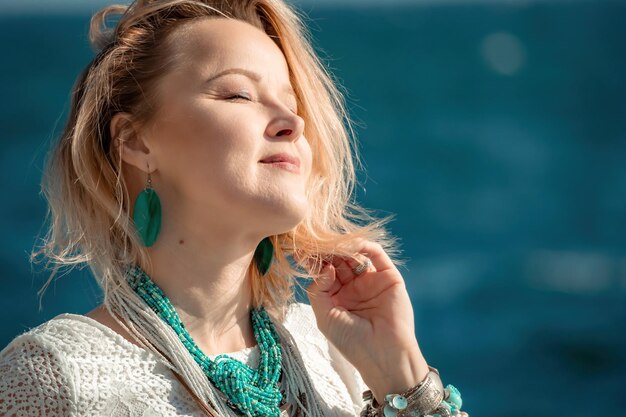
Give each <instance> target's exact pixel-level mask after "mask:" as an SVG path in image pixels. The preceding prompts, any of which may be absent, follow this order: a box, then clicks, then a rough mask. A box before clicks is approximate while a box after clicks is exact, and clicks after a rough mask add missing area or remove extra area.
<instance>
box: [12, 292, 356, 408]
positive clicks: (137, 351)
mask: <svg viewBox="0 0 626 417" xmlns="http://www.w3.org/2000/svg"><path fill="white" fill-rule="evenodd" d="M285 327H286V328H287V329H288V330H289V331H290V332H291V334H292V335H293V336H294V339H295V340H296V343H297V348H298V349H299V351H300V353H301V355H302V357H303V358H304V361H305V366H306V368H307V371H308V372H309V374H310V376H311V380H312V382H313V384H314V386H315V389H316V390H317V392H318V394H319V395H318V398H320V400H321V401H322V409H323V411H324V415H325V416H341V417H347V416H358V415H359V413H360V411H361V409H362V407H363V405H364V404H363V402H362V399H361V393H362V392H363V391H365V390H366V389H367V387H366V386H365V385H364V383H363V381H362V379H361V377H360V375H359V373H358V372H357V371H356V369H355V368H354V367H353V366H352V365H351V364H350V363H349V362H348V361H347V360H346V359H345V358H344V357H343V356H342V355H341V353H339V351H338V350H337V349H336V348H335V347H334V346H333V345H332V344H330V343H329V342H328V341H327V340H326V338H325V337H324V336H323V335H322V334H321V332H320V331H319V330H318V329H317V326H316V322H315V316H314V314H313V310H312V309H311V307H310V306H309V305H306V304H301V303H296V304H293V305H291V306H290V308H289V312H288V314H287V317H286V321H285ZM230 355H232V356H234V357H236V358H237V359H239V360H241V361H245V362H246V363H249V364H250V365H251V366H256V365H257V362H258V347H253V348H246V349H244V350H242V351H239V352H235V353H230ZM213 357H214V356H213ZM0 416H6V417H21V416H47V417H56V416H71V417H74V416H76V417H77V416H110V417H152V416H154V417H156V416H166V417H170V416H203V413H202V411H200V409H199V407H197V406H196V403H195V402H194V400H193V399H192V398H191V396H190V395H189V394H188V393H187V391H186V390H185V389H184V388H183V386H182V385H181V384H180V383H179V382H178V380H177V379H176V378H175V377H174V375H173V373H172V372H171V370H170V369H169V368H167V367H166V366H165V365H164V364H162V363H160V362H159V360H158V359H157V358H156V357H155V356H154V355H153V354H151V353H149V352H146V351H145V350H143V349H141V348H139V347H138V346H135V345H134V344H132V343H130V342H129V341H127V340H126V339H124V338H123V337H122V336H120V335H119V334H117V333H116V332H114V331H113V330H111V329H109V328H108V327H106V326H104V325H102V324H100V323H99V322H97V321H95V320H93V319H91V318H89V317H86V316H81V315H76V314H61V315H59V316H57V317H55V318H53V319H51V320H49V321H47V322H46V323H43V324H41V325H39V326H37V327H35V328H33V329H31V330H29V331H28V332H26V333H24V334H22V335H20V336H18V337H16V338H15V339H13V341H12V342H11V343H10V344H9V345H8V346H7V347H6V348H4V349H3V350H2V351H1V352H0Z"/></svg>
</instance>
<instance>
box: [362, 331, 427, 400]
mask: <svg viewBox="0 0 626 417" xmlns="http://www.w3.org/2000/svg"><path fill="white" fill-rule="evenodd" d="M428 371H429V369H428V363H427V362H426V359H424V356H423V355H422V352H421V350H420V348H419V345H418V344H417V342H415V345H414V346H412V347H411V348H410V349H407V350H405V351H403V352H401V353H400V354H399V355H395V356H394V357H388V358H385V361H384V365H382V366H380V365H379V366H371V367H368V369H363V370H360V369H359V373H360V374H361V376H362V377H363V381H364V382H365V383H366V384H367V386H368V387H369V388H370V390H371V391H372V394H373V395H374V398H376V400H377V401H378V402H379V403H382V402H383V400H384V399H385V395H387V394H391V393H401V392H404V391H406V390H407V389H409V388H411V387H413V386H415V385H417V384H418V383H420V382H421V381H423V380H424V378H425V377H426V375H427V374H428Z"/></svg>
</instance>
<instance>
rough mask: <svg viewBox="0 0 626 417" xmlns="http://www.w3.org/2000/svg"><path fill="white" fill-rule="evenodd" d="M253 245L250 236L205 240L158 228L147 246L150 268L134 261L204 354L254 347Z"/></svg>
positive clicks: (215, 237) (253, 240) (254, 242)
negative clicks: (176, 314)
mask: <svg viewBox="0 0 626 417" xmlns="http://www.w3.org/2000/svg"><path fill="white" fill-rule="evenodd" d="M178 230H181V229H180V228H178ZM226 235H228V236H229V238H228V239H227V238H226V237H225V236H226ZM257 244H258V241H257V239H256V238H250V237H248V238H243V237H240V238H239V239H233V238H232V234H224V235H221V236H220V234H217V233H216V234H212V236H210V239H208V240H207V238H206V237H205V236H198V235H194V234H192V233H189V234H184V233H183V234H180V233H177V234H174V233H169V232H168V230H162V231H161V233H160V235H159V238H158V240H157V242H156V243H155V244H154V246H152V247H151V248H149V249H148V251H149V254H150V259H151V267H149V266H146V265H140V266H141V267H142V268H144V271H146V273H147V274H148V275H149V276H150V278H151V279H152V280H153V281H154V283H155V284H157V285H158V286H159V287H160V288H161V289H162V290H163V292H164V293H165V295H166V296H167V297H168V298H169V300H170V302H171V303H172V305H173V306H174V307H175V308H176V311H177V312H178V314H179V316H180V319H181V320H182V322H183V323H184V325H185V327H186V329H187V331H188V332H189V334H190V335H191V337H192V338H193V339H194V341H195V342H196V344H197V345H198V346H199V347H200V349H202V351H203V352H204V353H205V354H207V355H214V354H219V353H227V352H234V351H238V350H241V349H243V348H245V347H250V346H254V345H256V340H255V338H254V333H253V330H252V324H251V320H250V309H251V308H252V296H251V295H252V294H251V285H250V275H249V273H248V268H249V265H250V263H251V262H253V256H254V250H255V248H256V245H257Z"/></svg>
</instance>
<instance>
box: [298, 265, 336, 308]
mask: <svg viewBox="0 0 626 417" xmlns="http://www.w3.org/2000/svg"><path fill="white" fill-rule="evenodd" d="M339 288H341V283H340V282H339V280H338V279H337V278H336V275H335V267H334V266H333V265H332V264H326V265H325V266H324V267H323V268H322V269H321V271H320V275H319V276H317V277H316V278H314V280H313V282H312V283H311V284H310V285H309V286H308V287H307V288H306V291H307V293H308V296H309V302H310V303H311V307H313V310H314V311H317V312H322V313H324V315H325V314H326V313H327V312H328V311H330V309H332V308H333V307H334V306H335V302H334V301H333V299H332V297H333V295H334V294H335V293H336V292H337V291H338V289H339Z"/></svg>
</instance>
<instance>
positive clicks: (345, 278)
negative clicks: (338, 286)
mask: <svg viewBox="0 0 626 417" xmlns="http://www.w3.org/2000/svg"><path fill="white" fill-rule="evenodd" d="M331 263H332V265H333V266H334V267H335V271H336V273H337V279H339V281H340V282H341V283H342V284H344V285H345V284H347V283H348V282H350V281H352V280H353V279H354V277H355V275H354V271H353V270H352V267H351V266H350V265H349V264H348V262H347V259H344V258H342V257H341V256H333V259H332V261H331Z"/></svg>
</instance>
